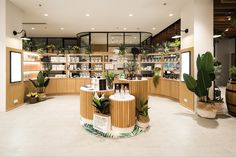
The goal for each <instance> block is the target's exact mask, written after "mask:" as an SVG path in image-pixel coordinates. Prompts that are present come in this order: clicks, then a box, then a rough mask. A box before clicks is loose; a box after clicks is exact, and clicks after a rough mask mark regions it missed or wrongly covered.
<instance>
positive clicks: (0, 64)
mask: <svg viewBox="0 0 236 157" xmlns="http://www.w3.org/2000/svg"><path fill="white" fill-rule="evenodd" d="M0 23H1V25H0V71H1V77H0V111H5V110H6V44H5V38H6V35H5V34H6V0H0Z"/></svg>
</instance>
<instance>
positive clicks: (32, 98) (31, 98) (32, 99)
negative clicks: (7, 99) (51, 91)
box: [26, 92, 39, 104]
mask: <svg viewBox="0 0 236 157" xmlns="http://www.w3.org/2000/svg"><path fill="white" fill-rule="evenodd" d="M26 96H27V97H28V98H29V103H30V104H34V103H36V102H37V101H38V97H39V94H38V93H37V92H35V93H34V92H30V93H28V94H27V95H26Z"/></svg>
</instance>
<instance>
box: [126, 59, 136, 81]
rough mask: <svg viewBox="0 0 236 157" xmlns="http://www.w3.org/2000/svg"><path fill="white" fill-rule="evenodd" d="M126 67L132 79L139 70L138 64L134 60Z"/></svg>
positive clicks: (129, 77)
mask: <svg viewBox="0 0 236 157" xmlns="http://www.w3.org/2000/svg"><path fill="white" fill-rule="evenodd" d="M126 69H127V71H128V76H127V77H128V79H130V80H132V79H133V78H134V77H135V73H136V71H137V70H138V64H137V63H136V62H134V61H132V62H128V63H126Z"/></svg>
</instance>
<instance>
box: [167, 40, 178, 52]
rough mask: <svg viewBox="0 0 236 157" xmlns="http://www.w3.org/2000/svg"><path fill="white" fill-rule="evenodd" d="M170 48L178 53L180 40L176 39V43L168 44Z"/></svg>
mask: <svg viewBox="0 0 236 157" xmlns="http://www.w3.org/2000/svg"><path fill="white" fill-rule="evenodd" d="M168 47H169V48H170V50H172V51H174V52H175V51H178V50H179V49H180V40H179V39H175V41H173V42H169V43H168Z"/></svg>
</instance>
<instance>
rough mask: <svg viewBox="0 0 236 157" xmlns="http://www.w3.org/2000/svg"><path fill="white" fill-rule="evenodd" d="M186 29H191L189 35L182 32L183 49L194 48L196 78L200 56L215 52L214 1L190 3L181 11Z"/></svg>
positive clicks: (182, 22)
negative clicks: (197, 62) (197, 61)
mask: <svg viewBox="0 0 236 157" xmlns="http://www.w3.org/2000/svg"><path fill="white" fill-rule="evenodd" d="M186 28H188V29H189V33H187V34H185V33H183V32H182V38H181V49H184V48H189V47H194V59H193V61H194V77H195V78H196V77H197V66H196V60H197V56H198V54H203V53H205V52H206V51H210V52H212V53H213V51H214V46H213V32H214V29H213V0H189V1H188V4H186V5H185V6H184V7H183V9H182V10H181V30H184V29H186ZM211 91H212V90H211ZM210 95H211V97H212V95H213V92H210ZM195 100H196V99H195ZM195 102H196V101H195ZM195 104H196V103H195Z"/></svg>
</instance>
